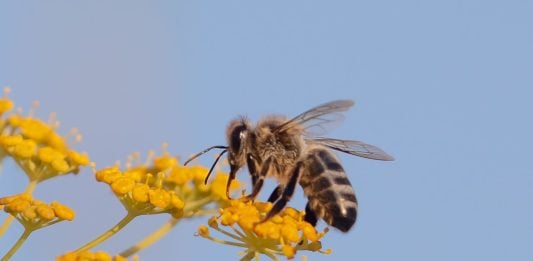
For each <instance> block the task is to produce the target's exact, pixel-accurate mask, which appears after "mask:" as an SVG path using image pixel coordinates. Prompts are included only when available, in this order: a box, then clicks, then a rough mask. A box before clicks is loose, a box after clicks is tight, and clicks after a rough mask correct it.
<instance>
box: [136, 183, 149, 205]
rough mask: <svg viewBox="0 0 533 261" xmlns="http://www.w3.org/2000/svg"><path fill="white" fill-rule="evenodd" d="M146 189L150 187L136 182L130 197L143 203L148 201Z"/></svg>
mask: <svg viewBox="0 0 533 261" xmlns="http://www.w3.org/2000/svg"><path fill="white" fill-rule="evenodd" d="M148 191H150V187H148V185H146V184H137V185H136V186H135V188H133V191H132V197H133V199H134V200H135V201H137V202H141V203H145V202H148V199H149V197H148Z"/></svg>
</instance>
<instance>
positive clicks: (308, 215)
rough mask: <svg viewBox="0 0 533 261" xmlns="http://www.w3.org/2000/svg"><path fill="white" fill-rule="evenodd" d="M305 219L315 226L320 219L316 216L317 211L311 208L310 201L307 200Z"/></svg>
mask: <svg viewBox="0 0 533 261" xmlns="http://www.w3.org/2000/svg"><path fill="white" fill-rule="evenodd" d="M304 221H306V222H307V223H309V224H311V225H313V226H316V222H317V221H318V219H317V217H316V213H315V212H314V211H313V210H312V209H311V206H310V205H309V202H307V205H305V216H304Z"/></svg>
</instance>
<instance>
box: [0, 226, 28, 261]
mask: <svg viewBox="0 0 533 261" xmlns="http://www.w3.org/2000/svg"><path fill="white" fill-rule="evenodd" d="M31 232H32V230H30V229H25V230H24V233H22V235H21V236H20V237H19V239H18V240H17V242H16V243H15V244H14V245H13V246H12V247H11V249H9V251H8V252H7V254H6V255H5V256H4V257H2V261H7V260H9V259H10V258H11V256H13V255H14V254H15V252H17V250H18V249H19V248H20V246H22V244H23V243H24V241H26V239H28V237H29V236H30V234H31Z"/></svg>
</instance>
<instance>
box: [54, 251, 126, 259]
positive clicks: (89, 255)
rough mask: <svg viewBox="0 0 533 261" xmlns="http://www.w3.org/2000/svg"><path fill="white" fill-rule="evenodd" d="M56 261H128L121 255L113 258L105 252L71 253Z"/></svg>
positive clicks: (59, 257)
mask: <svg viewBox="0 0 533 261" xmlns="http://www.w3.org/2000/svg"><path fill="white" fill-rule="evenodd" d="M56 261H128V259H127V258H125V257H122V256H120V255H116V256H113V257H112V256H111V255H110V254H108V253H106V252H104V251H97V252H90V251H83V252H79V253H76V252H70V253H66V254H64V255H62V256H58V257H57V258H56Z"/></svg>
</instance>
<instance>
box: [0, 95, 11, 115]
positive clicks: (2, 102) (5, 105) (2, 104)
mask: <svg viewBox="0 0 533 261" xmlns="http://www.w3.org/2000/svg"><path fill="white" fill-rule="evenodd" d="M13 106H14V105H13V102H12V101H11V100H10V99H7V98H0V114H3V113H6V112H8V111H10V110H12V109H13Z"/></svg>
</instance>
